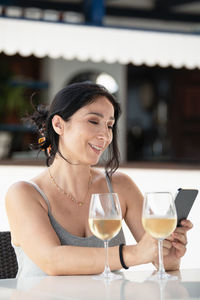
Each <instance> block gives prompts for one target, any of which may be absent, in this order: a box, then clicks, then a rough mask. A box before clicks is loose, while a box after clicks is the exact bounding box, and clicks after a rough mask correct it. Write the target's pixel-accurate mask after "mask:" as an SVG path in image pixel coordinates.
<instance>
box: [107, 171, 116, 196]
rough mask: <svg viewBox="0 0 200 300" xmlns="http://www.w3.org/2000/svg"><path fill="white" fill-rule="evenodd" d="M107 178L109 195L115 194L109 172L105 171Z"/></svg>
mask: <svg viewBox="0 0 200 300" xmlns="http://www.w3.org/2000/svg"><path fill="white" fill-rule="evenodd" d="M105 176H106V182H107V185H108V190H109V193H114V192H113V187H112V183H111V181H110V177H109V175H108V173H107V171H105Z"/></svg>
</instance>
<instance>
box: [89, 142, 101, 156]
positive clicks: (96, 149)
mask: <svg viewBox="0 0 200 300" xmlns="http://www.w3.org/2000/svg"><path fill="white" fill-rule="evenodd" d="M89 145H90V147H91V148H92V150H93V151H94V152H95V153H97V154H99V153H100V152H102V151H103V148H102V147H98V146H95V145H92V144H90V143H89Z"/></svg>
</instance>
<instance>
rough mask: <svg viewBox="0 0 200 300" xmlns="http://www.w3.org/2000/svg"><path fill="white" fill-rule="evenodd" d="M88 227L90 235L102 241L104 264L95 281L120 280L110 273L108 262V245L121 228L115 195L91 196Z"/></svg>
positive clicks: (117, 200) (117, 276) (118, 203)
mask: <svg viewBox="0 0 200 300" xmlns="http://www.w3.org/2000/svg"><path fill="white" fill-rule="evenodd" d="M89 226H90V230H91V231H92V233H93V234H94V235H95V236H96V237H97V238H99V239H101V240H103V241H104V247H105V250H106V262H105V269H104V272H103V273H102V274H100V275H97V276H95V279H111V280H113V279H120V278H121V276H120V275H118V274H114V273H112V272H111V271H110V267H109V262H108V243H109V241H110V240H111V239H112V238H113V237H114V236H116V235H117V234H118V232H119V231H120V229H121V226H122V213H121V207H120V202H119V199H118V195H117V194H116V193H104V194H92V197H91V201H90V209H89Z"/></svg>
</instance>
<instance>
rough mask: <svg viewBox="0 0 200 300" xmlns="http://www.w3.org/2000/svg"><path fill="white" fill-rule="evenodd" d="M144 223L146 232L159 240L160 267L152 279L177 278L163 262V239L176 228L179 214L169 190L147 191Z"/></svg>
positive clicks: (143, 216) (143, 214) (143, 213)
mask: <svg viewBox="0 0 200 300" xmlns="http://www.w3.org/2000/svg"><path fill="white" fill-rule="evenodd" d="M142 224H143V227H144V229H145V230H146V232H148V233H149V234H150V235H151V236H152V237H154V238H156V239H157V240H158V254H159V269H158V272H157V273H156V274H155V275H153V276H152V277H150V278H149V279H151V280H162V279H171V280H172V279H177V278H176V277H175V276H171V275H170V274H167V273H166V272H165V269H164V264H163V240H164V239H165V238H166V237H168V236H169V235H170V234H171V233H172V232H173V231H174V230H175V228H176V225H177V214H176V208H175V204H174V200H173V197H172V195H171V193H169V192H154V193H153V192H152V193H146V194H145V197H144V204H143V212H142Z"/></svg>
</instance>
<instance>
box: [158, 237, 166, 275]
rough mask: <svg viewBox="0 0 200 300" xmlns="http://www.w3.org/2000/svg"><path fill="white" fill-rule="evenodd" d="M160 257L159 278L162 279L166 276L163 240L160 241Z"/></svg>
mask: <svg viewBox="0 0 200 300" xmlns="http://www.w3.org/2000/svg"><path fill="white" fill-rule="evenodd" d="M158 257H159V269H158V274H159V277H160V278H162V275H163V274H165V268H164V264H163V240H160V239H159V240H158Z"/></svg>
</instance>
